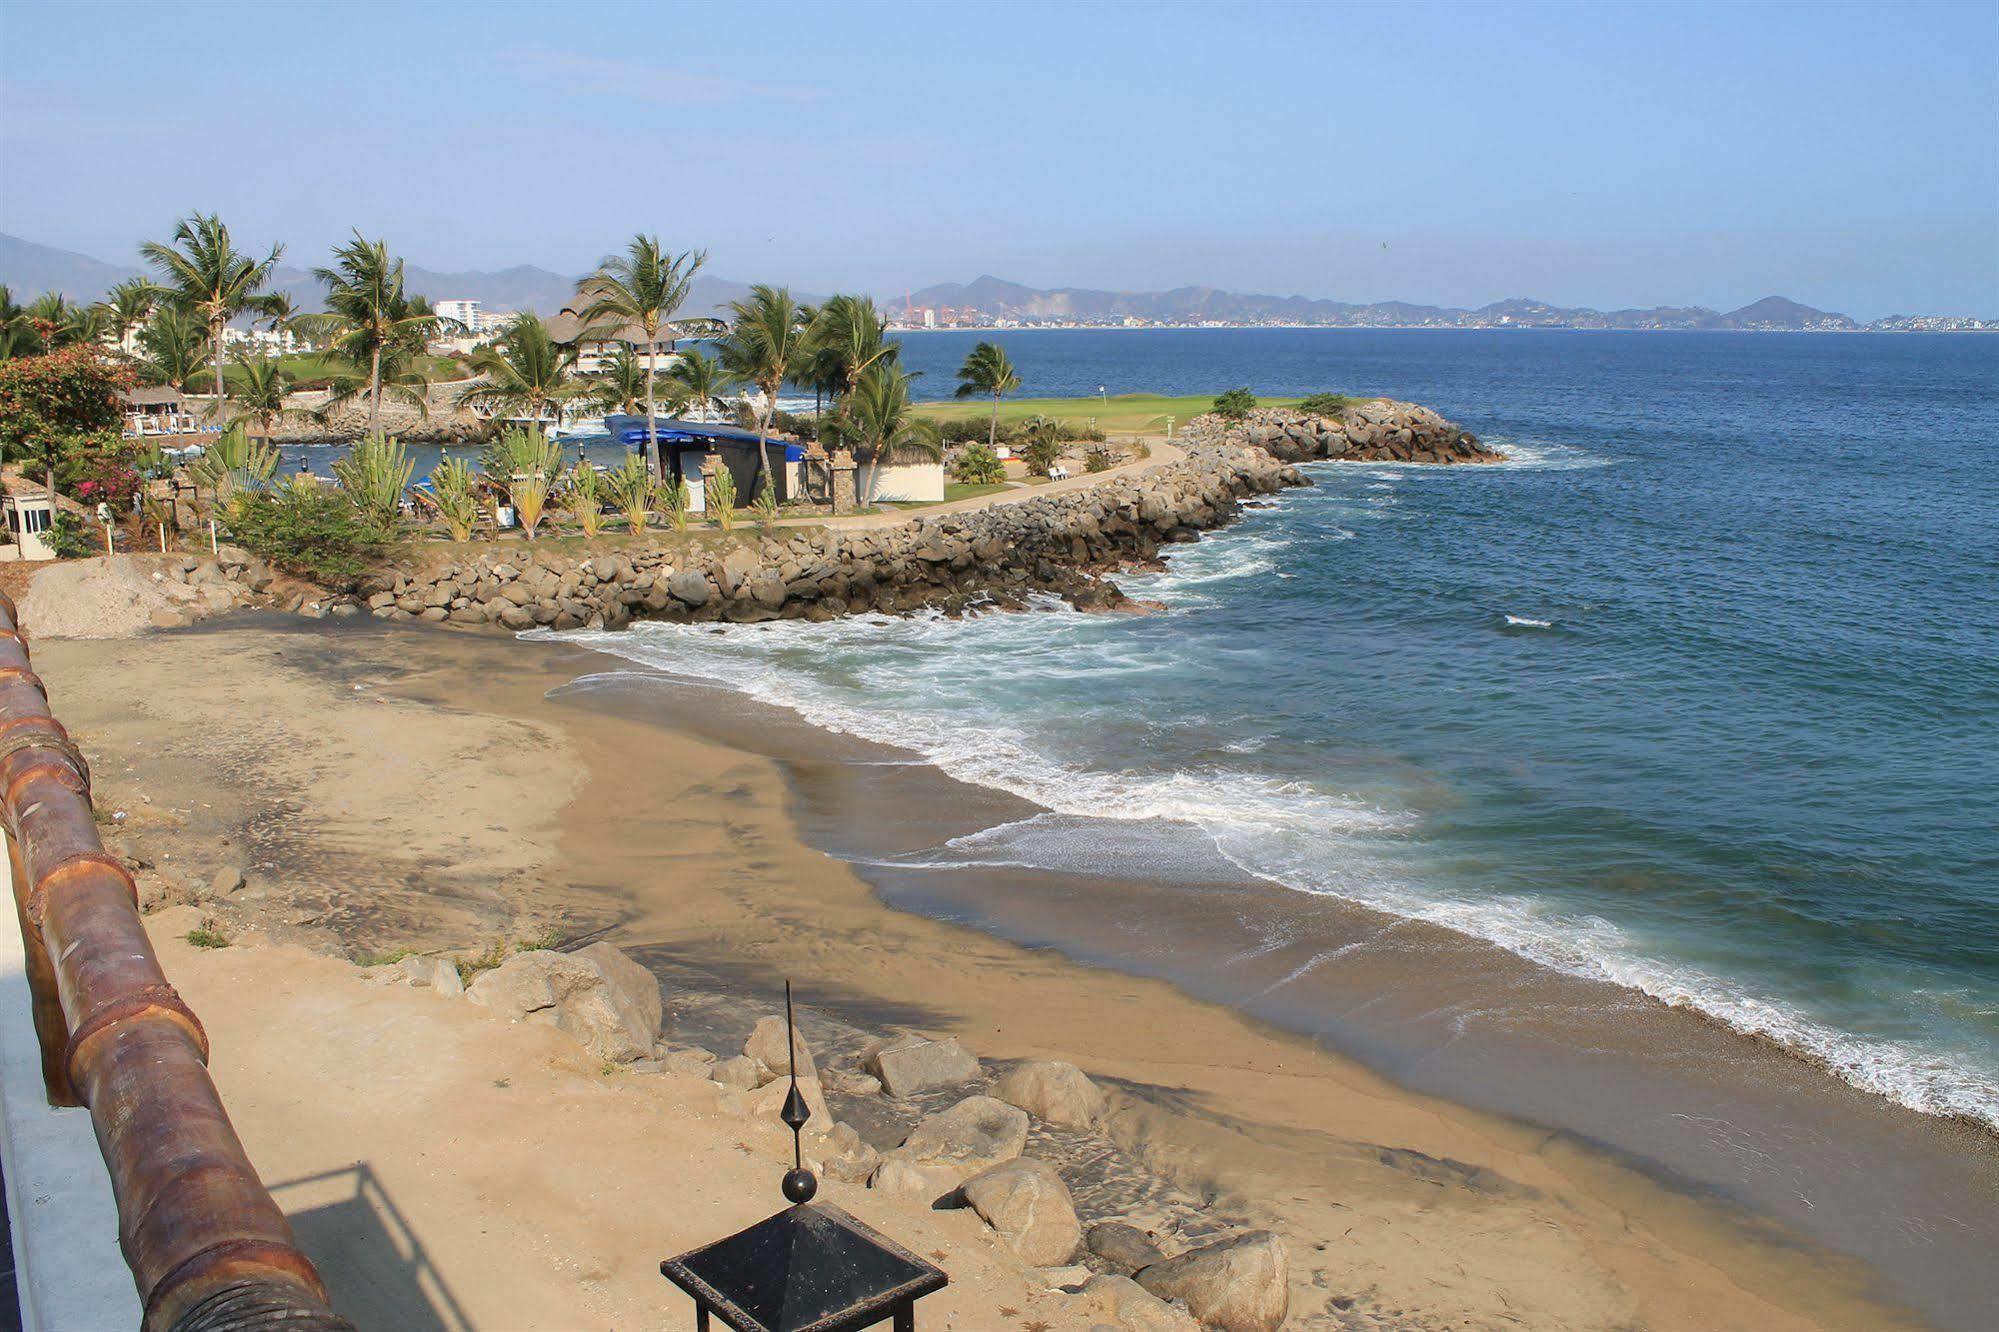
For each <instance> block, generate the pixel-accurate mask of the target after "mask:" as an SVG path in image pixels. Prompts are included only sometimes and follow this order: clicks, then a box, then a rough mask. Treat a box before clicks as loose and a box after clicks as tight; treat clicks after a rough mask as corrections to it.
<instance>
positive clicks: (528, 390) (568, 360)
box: [458, 310, 577, 426]
mask: <svg viewBox="0 0 1999 1332" xmlns="http://www.w3.org/2000/svg"><path fill="white" fill-rule="evenodd" d="M576 355H577V353H576V349H575V348H574V347H565V346H562V345H561V344H559V343H557V342H556V340H555V339H554V337H552V336H551V335H550V334H549V331H548V325H547V324H544V323H542V322H541V317H540V316H539V315H537V314H535V313H534V312H533V311H532V310H530V311H528V312H527V313H525V314H523V315H521V316H520V317H519V318H518V319H516V320H514V322H513V325H512V326H511V327H510V328H508V329H507V333H506V336H505V337H503V338H501V339H500V340H499V341H498V342H495V343H492V344H490V345H489V346H485V347H481V348H480V349H479V350H478V351H476V352H474V353H472V369H473V371H474V372H475V373H476V374H478V375H480V376H482V378H481V380H480V381H479V382H477V383H474V384H473V385H472V386H471V387H469V388H467V389H466V390H465V391H464V392H462V393H460V394H459V395H458V402H459V405H460V406H464V407H481V408H484V409H486V410H488V411H491V412H493V413H494V414H496V415H502V416H525V417H526V418H527V419H528V422H529V423H530V424H531V425H535V426H539V425H540V423H541V420H542V416H543V414H544V413H545V412H546V411H547V410H548V409H549V408H550V407H551V406H555V405H558V404H560V403H561V402H563V401H564V400H565V399H567V398H571V397H574V396H575V394H576V384H575V379H574V377H573V375H572V374H571V371H572V370H573V369H574V368H575V365H576Z"/></svg>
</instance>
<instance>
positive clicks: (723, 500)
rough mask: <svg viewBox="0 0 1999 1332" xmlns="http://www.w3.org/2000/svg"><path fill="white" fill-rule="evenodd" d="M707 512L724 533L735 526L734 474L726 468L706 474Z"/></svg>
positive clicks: (719, 468) (718, 468)
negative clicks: (712, 516)
mask: <svg viewBox="0 0 1999 1332" xmlns="http://www.w3.org/2000/svg"><path fill="white" fill-rule="evenodd" d="M705 484H706V485H707V488H708V512H709V513H711V514H713V515H714V517H715V525H716V526H718V527H720V528H721V529H722V530H723V531H724V532H726V531H728V530H729V529H730V528H732V527H734V526H735V525H736V474H735V473H734V472H732V471H730V470H729V469H728V468H727V467H726V466H722V467H717V468H716V469H715V470H714V471H712V472H710V473H709V474H708V479H707V481H706V483H705Z"/></svg>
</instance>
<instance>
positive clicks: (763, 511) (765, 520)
mask: <svg viewBox="0 0 1999 1332" xmlns="http://www.w3.org/2000/svg"><path fill="white" fill-rule="evenodd" d="M750 508H751V509H752V510H754V511H755V512H756V515H757V526H758V527H760V528H762V529H763V534H764V535H765V536H769V535H770V534H771V532H772V530H773V529H775V528H776V527H777V483H776V481H774V480H773V479H772V478H771V476H770V474H769V473H768V472H766V473H765V474H764V480H763V485H761V486H759V487H758V488H757V497H756V499H755V500H753V501H751V503H750Z"/></svg>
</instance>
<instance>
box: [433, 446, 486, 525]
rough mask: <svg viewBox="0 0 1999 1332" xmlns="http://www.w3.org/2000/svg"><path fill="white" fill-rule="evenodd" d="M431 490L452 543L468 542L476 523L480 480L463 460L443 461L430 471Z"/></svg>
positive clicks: (449, 459) (445, 459)
mask: <svg viewBox="0 0 1999 1332" xmlns="http://www.w3.org/2000/svg"><path fill="white" fill-rule="evenodd" d="M430 489H431V493H432V494H433V495H434V496H435V497H436V499H437V516H438V517H439V518H442V519H443V520H444V526H445V528H446V530H448V531H449V532H450V533H451V539H452V540H453V541H470V540H471V539H472V529H473V528H474V527H475V526H477V525H478V522H479V478H478V474H477V473H475V472H474V471H473V470H472V465H471V464H470V463H468V462H466V461H465V460H464V459H463V458H444V459H441V460H439V462H438V464H437V466H435V467H433V468H431V469H430Z"/></svg>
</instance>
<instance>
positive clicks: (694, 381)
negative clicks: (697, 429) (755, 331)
mask: <svg viewBox="0 0 1999 1332" xmlns="http://www.w3.org/2000/svg"><path fill="white" fill-rule="evenodd" d="M732 383H733V381H732V380H731V378H730V377H729V375H728V373H727V372H725V371H724V370H723V369H722V365H721V362H719V361H717V360H716V359H715V358H714V357H712V356H704V355H702V354H701V352H700V351H698V350H695V349H691V348H690V349H689V350H688V351H686V352H684V353H682V354H681V357H680V359H679V360H677V361H675V362H674V363H673V364H672V365H671V366H669V367H667V371H666V384H667V389H666V405H667V410H669V411H671V412H672V413H673V414H674V415H675V416H678V415H680V414H681V413H682V412H686V411H690V410H691V411H694V412H698V413H704V414H705V413H707V412H709V411H718V412H720V411H726V410H727V409H728V400H727V399H726V398H725V397H724V396H723V395H724V394H725V393H726V392H727V391H728V390H729V388H730V386H731V384H732Z"/></svg>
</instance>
